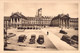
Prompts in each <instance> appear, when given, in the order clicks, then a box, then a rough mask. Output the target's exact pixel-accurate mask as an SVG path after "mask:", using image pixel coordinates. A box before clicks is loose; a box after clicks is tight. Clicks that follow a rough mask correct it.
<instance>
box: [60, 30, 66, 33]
mask: <svg viewBox="0 0 80 53" xmlns="http://www.w3.org/2000/svg"><path fill="white" fill-rule="evenodd" d="M59 33H62V34H67V32H65V31H64V30H60V32H59Z"/></svg>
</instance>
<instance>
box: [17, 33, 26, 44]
mask: <svg viewBox="0 0 80 53" xmlns="http://www.w3.org/2000/svg"><path fill="white" fill-rule="evenodd" d="M26 38H27V36H26V35H20V36H19V37H18V42H24V41H25V40H26Z"/></svg>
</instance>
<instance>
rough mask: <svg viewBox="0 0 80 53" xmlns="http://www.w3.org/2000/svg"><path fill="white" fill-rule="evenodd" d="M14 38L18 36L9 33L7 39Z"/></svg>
mask: <svg viewBox="0 0 80 53" xmlns="http://www.w3.org/2000/svg"><path fill="white" fill-rule="evenodd" d="M13 36H16V34H14V33H8V35H7V38H10V37H13Z"/></svg>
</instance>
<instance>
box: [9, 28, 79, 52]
mask: <svg viewBox="0 0 80 53" xmlns="http://www.w3.org/2000/svg"><path fill="white" fill-rule="evenodd" d="M63 30H66V31H67V32H68V34H69V36H72V35H73V34H75V35H76V34H78V31H75V30H73V29H69V30H67V29H63ZM47 31H48V32H49V35H47ZM59 31H60V28H58V27H47V28H44V29H42V30H27V29H26V30H17V29H9V30H8V32H9V33H10V32H12V33H14V34H16V36H15V37H12V38H10V39H9V40H8V41H9V42H11V44H10V45H8V48H11V49H16V50H19V51H20V50H21V51H23V50H25V51H28V50H32V51H35V50H39V51H40V50H43V51H48V50H52V51H54V50H76V49H75V48H74V47H72V46H70V45H68V44H67V43H66V42H64V41H62V40H60V39H61V37H62V36H63V34H61V33H59ZM23 32H24V33H23ZM72 32H74V33H72ZM21 34H25V35H27V39H26V41H25V42H24V44H26V47H21V46H18V43H17V39H18V36H19V35H21ZM32 34H35V35H36V40H37V38H38V36H39V35H44V37H45V43H44V44H43V46H45V47H46V49H44V48H36V46H38V45H39V44H38V43H37V42H36V43H35V44H28V43H29V39H30V37H31V35H32Z"/></svg>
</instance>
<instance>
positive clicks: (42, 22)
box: [4, 8, 52, 28]
mask: <svg viewBox="0 0 80 53" xmlns="http://www.w3.org/2000/svg"><path fill="white" fill-rule="evenodd" d="M41 11H42V9H41V8H40V9H38V13H37V15H36V16H35V17H26V16H24V15H22V14H21V13H19V12H16V13H12V15H11V16H10V17H7V16H5V17H4V27H7V28H9V27H14V28H20V27H22V28H44V27H47V26H49V25H50V23H51V20H52V18H51V17H48V16H44V17H43V16H42V13H41Z"/></svg>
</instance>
